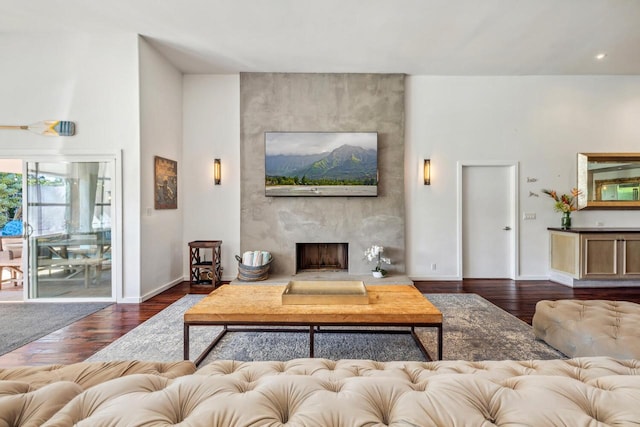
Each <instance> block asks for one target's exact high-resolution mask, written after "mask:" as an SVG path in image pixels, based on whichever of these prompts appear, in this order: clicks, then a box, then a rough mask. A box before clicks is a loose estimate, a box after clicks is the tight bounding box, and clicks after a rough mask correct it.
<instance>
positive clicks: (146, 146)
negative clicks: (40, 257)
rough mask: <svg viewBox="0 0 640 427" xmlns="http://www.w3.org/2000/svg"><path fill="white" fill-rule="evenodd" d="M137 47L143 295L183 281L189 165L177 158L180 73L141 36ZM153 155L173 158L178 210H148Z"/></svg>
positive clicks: (151, 202)
mask: <svg viewBox="0 0 640 427" xmlns="http://www.w3.org/2000/svg"><path fill="white" fill-rule="evenodd" d="M139 41H140V43H139V47H140V51H139V52H140V53H139V54H140V172H139V174H140V185H141V187H140V200H141V203H140V208H141V210H140V211H138V216H139V217H140V218H141V221H140V222H141V234H140V248H141V252H142V256H141V258H140V264H141V268H140V293H141V296H142V298H143V299H147V298H149V297H151V296H153V295H155V294H157V293H159V292H161V291H163V290H165V289H168V288H170V287H171V286H173V285H175V284H176V283H179V282H181V281H182V279H183V256H184V254H185V253H186V251H187V249H186V246H185V245H183V238H182V231H183V230H182V228H183V215H184V212H185V210H184V202H183V200H184V198H185V191H184V190H185V188H188V187H185V186H184V184H183V177H184V176H186V175H187V174H188V171H189V169H190V168H191V166H190V165H189V164H188V163H185V162H183V161H182V73H181V72H180V71H178V69H176V68H175V67H174V66H173V65H172V64H171V63H169V61H167V59H165V58H164V57H163V56H162V55H160V54H159V53H158V52H157V51H156V50H155V49H154V48H153V47H151V46H150V45H149V44H148V43H147V42H146V41H145V40H144V39H143V38H140V39H139ZM154 156H160V157H164V158H166V159H170V160H175V161H177V162H178V208H177V209H162V210H155V209H154V196H155V193H154Z"/></svg>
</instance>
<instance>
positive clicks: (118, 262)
mask: <svg viewBox="0 0 640 427" xmlns="http://www.w3.org/2000/svg"><path fill="white" fill-rule="evenodd" d="M3 157H6V158H9V157H13V158H16V157H17V158H20V159H21V160H22V188H23V197H22V212H23V236H22V237H23V246H24V250H23V257H22V271H23V275H22V276H23V289H24V294H23V298H24V301H25V302H27V301H28V302H117V301H119V300H120V299H121V298H122V293H123V292H122V289H123V288H122V271H123V270H122V251H121V248H122V226H121V224H122V154H121V152H118V153H116V154H85V153H78V154H65V155H62V154H51V155H47V154H43V153H40V154H37V155H34V154H27V153H25V154H24V155H14V156H7V155H3ZM27 162H29V163H34V162H38V163H55V162H66V163H69V162H105V163H107V164H109V165H110V167H111V172H112V176H113V184H112V191H113V193H114V194H112V197H111V202H112V204H113V206H112V218H111V249H110V251H111V296H109V297H93V298H89V297H82V298H61V297H55V298H38V297H30V292H29V290H30V288H31V283H30V281H29V280H30V271H29V268H30V267H31V265H30V264H29V262H30V248H29V236H28V234H29V231H28V230H29V228H30V227H29V225H28V224H27V219H28V210H27V209H29V207H28V206H27V205H28V200H27V178H28V177H27V174H28V171H27Z"/></svg>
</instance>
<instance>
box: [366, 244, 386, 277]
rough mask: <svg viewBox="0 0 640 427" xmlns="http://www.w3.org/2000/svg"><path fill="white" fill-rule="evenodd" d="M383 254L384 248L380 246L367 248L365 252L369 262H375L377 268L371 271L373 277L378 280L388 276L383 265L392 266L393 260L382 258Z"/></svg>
mask: <svg viewBox="0 0 640 427" xmlns="http://www.w3.org/2000/svg"><path fill="white" fill-rule="evenodd" d="M383 252H384V247H383V246H378V245H373V246H371V247H370V248H367V250H366V251H364V257H365V258H366V259H367V260H368V261H369V262H374V261H375V263H376V267H375V268H374V269H373V270H371V271H372V273H373V277H375V278H378V279H379V278H381V277H384V276H386V275H387V270H385V269H384V268H382V264H383V263H384V264H389V265H390V264H391V260H390V259H389V258H387V257H383V256H382V253H383Z"/></svg>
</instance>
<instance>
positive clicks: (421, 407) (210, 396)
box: [0, 358, 640, 427]
mask: <svg viewBox="0 0 640 427" xmlns="http://www.w3.org/2000/svg"><path fill="white" fill-rule="evenodd" d="M52 385H55V384H52ZM52 385H50V386H52ZM37 397H39V396H34V399H35V398H37ZM638 420H640V361H637V360H635V361H634V360H627V361H619V360H615V359H611V358H583V359H571V360H546V361H509V360H505V361H492V362H465V361H446V362H409V361H405V362H403V361H397V362H384V363H381V362H375V361H371V360H340V361H332V360H326V359H296V360H290V361H286V362H238V361H230V360H226V361H225V360H220V361H215V362H213V363H211V364H209V365H207V366H204V367H203V368H201V369H200V370H199V371H197V372H196V373H194V374H192V375H185V376H181V377H178V378H175V379H167V378H162V377H159V376H156V375H129V376H126V377H122V378H117V379H114V380H111V381H108V382H105V383H102V384H99V385H96V386H94V387H92V388H90V389H88V390H86V391H84V392H83V393H82V395H80V396H77V397H76V398H74V399H72V400H71V401H70V402H69V403H68V404H66V405H65V406H64V407H62V408H61V409H59V410H58V411H57V412H56V413H55V414H54V415H52V416H51V417H50V418H49V419H47V421H45V422H44V423H43V424H42V425H43V426H49V427H51V426H57V427H62V426H71V425H77V426H78V427H84V426H87V427H88V426H91V427H102V426H104V427H111V426H170V425H183V426H203V427H204V426H207V427H245V426H252V427H258V426H282V425H287V426H290V427H346V426H349V427H350V426H383V425H389V426H398V427H400V426H421V427H430V426H434V427H436V426H437V427H441V426H452V427H455V426H490V425H500V426H506V425H509V426H524V425H529V426H596V425H597V426H602V427H605V426H631V425H637V422H638ZM0 425H1V423H0ZM9 425H11V424H9Z"/></svg>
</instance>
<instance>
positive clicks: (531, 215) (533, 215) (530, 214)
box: [522, 212, 536, 219]
mask: <svg viewBox="0 0 640 427" xmlns="http://www.w3.org/2000/svg"><path fill="white" fill-rule="evenodd" d="M522 219H536V213H535V212H525V213H524V215H522Z"/></svg>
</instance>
